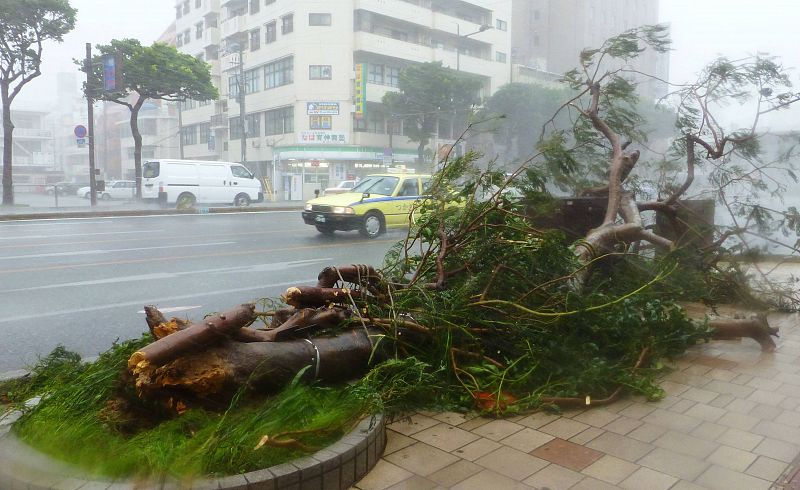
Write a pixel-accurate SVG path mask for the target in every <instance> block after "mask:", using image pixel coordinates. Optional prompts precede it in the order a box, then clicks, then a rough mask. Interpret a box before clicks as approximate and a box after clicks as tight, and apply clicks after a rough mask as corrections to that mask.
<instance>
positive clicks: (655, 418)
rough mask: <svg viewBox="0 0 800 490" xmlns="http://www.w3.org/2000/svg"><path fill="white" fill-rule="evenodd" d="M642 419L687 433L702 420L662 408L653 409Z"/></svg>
mask: <svg viewBox="0 0 800 490" xmlns="http://www.w3.org/2000/svg"><path fill="white" fill-rule="evenodd" d="M642 421H643V422H648V423H651V424H655V425H660V426H662V427H665V428H667V429H672V430H677V431H680V432H686V433H689V432H691V430H692V429H694V428H695V427H697V426H698V425H700V422H701V421H700V420H699V419H696V418H694V417H689V416H687V415H683V414H678V413H674V412H669V411H667V410H661V409H659V410H655V411H653V413H651V414H650V415H647V416H646V417H644V418H642Z"/></svg>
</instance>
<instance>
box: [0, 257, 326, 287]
mask: <svg viewBox="0 0 800 490" xmlns="http://www.w3.org/2000/svg"><path fill="white" fill-rule="evenodd" d="M332 260H333V259H332V258H330V257H323V258H320V259H309V260H294V261H291V262H272V263H268V264H253V265H245V266H237V267H222V268H214V269H198V270H193V271H185V272H155V273H152V274H137V275H132V276H120V277H111V278H108V279H95V280H92V281H75V282H62V283H58V284H45V285H43V286H33V287H28V288H19V289H6V290H0V294H6V293H18V292H25V291H37V290H42V289H61V288H69V287H85V286H96V285H99V284H117V283H122V282H136V281H160V280H167V279H175V278H176V277H181V276H191V275H195V274H234V273H236V274H242V273H248V272H250V273H252V272H272V271H282V270H288V269H292V268H295V267H302V266H305V265H311V264H317V263H319V262H330V261H332Z"/></svg>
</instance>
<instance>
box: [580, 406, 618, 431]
mask: <svg viewBox="0 0 800 490" xmlns="http://www.w3.org/2000/svg"><path fill="white" fill-rule="evenodd" d="M617 418H619V415H617V414H615V413H612V412H609V411H608V410H603V409H602V408H595V409H592V410H587V411H585V412H583V413H582V414H580V415H577V416H575V417H573V418H572V420H576V421H578V422H582V423H584V424H588V425H592V426H594V427H604V426H605V425H607V424H609V423H611V422H613V421H614V420H616V419H617Z"/></svg>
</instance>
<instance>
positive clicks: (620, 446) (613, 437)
mask: <svg viewBox="0 0 800 490" xmlns="http://www.w3.org/2000/svg"><path fill="white" fill-rule="evenodd" d="M586 446H587V447H589V448H591V449H595V450H597V451H601V452H604V453H606V454H610V455H612V456H616V457H618V458H622V459H624V460H626V461H630V462H632V463H634V462H636V460H638V459H639V458H641V457H642V456H644V455H645V454H647V453H649V452H650V451H652V450H653V448H654V447H655V446H653V445H651V444H647V443H644V442H641V441H637V440H635V439H632V438H630V437H627V436H621V435H619V434H614V433H613V432H606V433H605V434H603V435H601V436H598V437H596V438H595V439H592V440H591V441H589V443H588V444H586Z"/></svg>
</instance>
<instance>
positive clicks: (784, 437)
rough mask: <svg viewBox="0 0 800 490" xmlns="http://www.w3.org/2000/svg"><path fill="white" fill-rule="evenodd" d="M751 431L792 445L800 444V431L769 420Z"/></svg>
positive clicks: (763, 421) (760, 423)
mask: <svg viewBox="0 0 800 490" xmlns="http://www.w3.org/2000/svg"><path fill="white" fill-rule="evenodd" d="M750 431H751V432H752V433H753V434H758V435H762V436H766V437H771V438H773V439H778V440H780V441H784V442H789V443H792V444H794V443H797V442H800V429H798V428H797V427H790V426H788V425H784V424H778V423H775V422H770V421H768V420H762V421H761V422H759V423H758V424H756V426H755V427H753V428H752V429H750Z"/></svg>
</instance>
